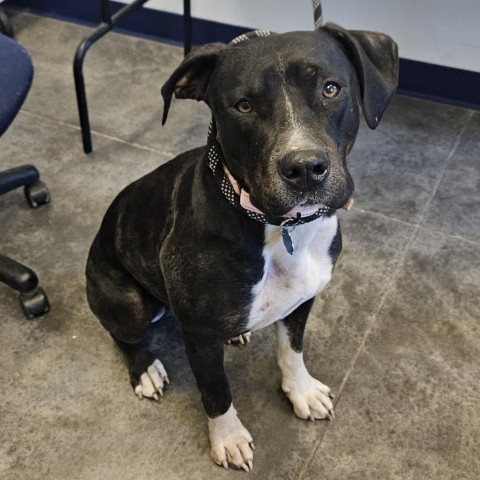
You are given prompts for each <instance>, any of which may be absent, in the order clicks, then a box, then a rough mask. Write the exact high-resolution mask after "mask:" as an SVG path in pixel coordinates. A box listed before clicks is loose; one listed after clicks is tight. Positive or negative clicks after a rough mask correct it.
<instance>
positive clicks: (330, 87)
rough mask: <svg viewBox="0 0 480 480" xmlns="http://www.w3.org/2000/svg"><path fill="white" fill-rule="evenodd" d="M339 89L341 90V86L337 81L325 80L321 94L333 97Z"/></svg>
mask: <svg viewBox="0 0 480 480" xmlns="http://www.w3.org/2000/svg"><path fill="white" fill-rule="evenodd" d="M340 90H341V87H340V85H338V83H335V82H327V83H326V84H325V85H324V86H323V90H322V95H323V96H324V97H325V98H335V97H337V96H338V94H339V93H340Z"/></svg>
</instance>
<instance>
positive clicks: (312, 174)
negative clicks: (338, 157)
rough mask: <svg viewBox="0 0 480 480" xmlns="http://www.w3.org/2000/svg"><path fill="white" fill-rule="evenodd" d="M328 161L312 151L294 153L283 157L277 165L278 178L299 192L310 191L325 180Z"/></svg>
mask: <svg viewBox="0 0 480 480" xmlns="http://www.w3.org/2000/svg"><path fill="white" fill-rule="evenodd" d="M329 165H330V161H329V160H328V158H327V157H326V156H325V155H321V154H319V153H318V152H314V151H294V152H290V153H288V154H287V155H285V156H284V157H283V158H282V159H281V160H280V164H279V171H280V176H281V177H282V178H283V180H284V181H285V182H287V183H288V184H289V185H291V186H292V187H294V188H295V189H298V190H301V191H304V192H306V191H309V190H312V189H314V188H316V187H318V185H319V184H320V183H321V182H323V180H325V177H326V176H327V174H328V166H329Z"/></svg>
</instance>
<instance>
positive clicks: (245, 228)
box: [86, 24, 398, 471]
mask: <svg viewBox="0 0 480 480" xmlns="http://www.w3.org/2000/svg"><path fill="white" fill-rule="evenodd" d="M244 40H245V41H241V42H240V41H239V42H236V43H234V44H228V45H227V44H223V43H212V44H207V45H204V46H201V47H199V48H196V49H195V50H193V51H192V52H190V53H189V54H188V55H187V56H186V58H185V59H184V61H183V62H182V63H181V64H180V65H179V67H178V68H177V69H176V70H175V71H174V72H173V74H172V75H171V76H170V78H169V79H168V80H167V81H166V83H165V84H164V85H163V87H162V95H163V98H164V115H163V123H165V121H166V119H167V115H168V111H169V108H170V104H171V100H172V97H173V96H174V95H175V97H176V98H181V99H185V98H186V99H195V100H198V101H203V102H205V103H206V104H207V105H208V106H209V107H210V109H211V113H212V123H211V126H210V129H209V133H208V139H207V145H206V146H204V147H201V148H196V149H194V150H190V151H187V152H185V153H182V154H180V155H179V156H177V157H176V158H174V159H173V160H170V161H169V162H167V163H166V164H164V165H162V166H160V167H159V168H158V169H156V170H154V171H153V172H151V173H149V174H148V175H146V176H144V177H143V178H141V179H139V180H137V181H136V182H134V183H132V184H130V185H129V186H127V187H126V188H125V189H124V190H123V191H122V192H121V193H120V194H119V195H118V196H117V197H116V199H115V200H114V201H113V203H112V205H111V206H110V207H109V209H108V210H107V212H106V214H105V217H104V219H103V222H102V224H101V227H100V230H99V232H98V234H97V235H96V237H95V239H94V241H93V244H92V246H91V249H90V253H89V258H88V262H87V270H86V274H87V297H88V302H89V304H90V307H91V309H92V311H93V312H94V314H95V315H96V316H97V317H98V318H99V320H100V322H101V323H102V324H103V326H104V327H105V328H106V329H107V330H108V331H109V332H110V334H111V335H112V337H113V338H114V340H115V342H116V344H117V345H118V347H119V348H120V350H121V351H122V352H123V353H124V355H125V358H126V363H127V366H128V369H129V374H130V380H131V383H132V386H133V388H134V391H135V393H136V394H137V395H138V396H139V397H140V398H142V397H149V398H153V399H156V400H158V398H159V397H158V396H159V395H160V394H162V391H163V388H164V386H165V384H166V383H169V378H168V375H167V372H166V370H165V368H164V366H163V364H162V363H161V361H160V359H158V358H155V355H154V354H153V353H152V346H153V340H152V338H153V337H152V336H151V334H150V333H149V332H151V323H152V321H154V320H158V319H159V318H160V317H161V316H162V315H163V314H165V312H170V313H171V314H172V315H173V316H174V317H175V318H176V319H177V320H178V322H179V323H180V326H181V330H182V333H183V338H184V342H185V348H186V352H187V357H188V359H189V363H190V365H191V368H192V371H193V374H194V376H195V379H196V382H197V385H198V388H199V391H200V393H201V399H202V403H203V406H204V408H205V412H206V414H207V417H208V428H209V437H210V442H211V456H212V458H213V460H214V461H215V463H217V464H218V465H221V466H223V467H225V468H228V467H229V466H232V467H235V468H238V469H241V468H243V469H244V470H246V471H249V470H251V469H252V468H253V463H252V461H253V449H254V444H253V439H252V436H251V435H250V433H249V431H248V430H247V429H246V428H245V427H244V425H243V424H242V422H241V421H240V419H239V417H238V415H237V411H236V409H235V407H234V405H233V403H232V395H231V393H230V388H229V383H228V379H227V377H226V374H225V370H224V365H223V360H224V345H225V343H226V342H228V341H229V340H231V339H236V340H237V341H240V342H242V343H244V342H248V340H249V336H250V332H252V331H255V330H258V329H260V328H263V327H266V326H268V325H271V324H275V332H276V339H277V354H278V364H279V367H280V369H281V375H282V389H283V391H284V392H285V393H286V395H287V397H288V399H289V400H290V402H291V403H292V405H293V410H294V412H295V414H296V415H297V416H298V417H300V418H303V419H310V420H315V419H332V418H333V417H334V408H333V403H332V398H333V395H332V394H331V392H330V389H329V388H328V387H327V386H326V385H324V384H323V383H321V382H320V381H319V380H317V379H315V378H313V377H312V376H311V375H310V374H309V372H308V370H307V368H306V366H305V364H304V361H303V335H304V330H305V325H306V322H307V318H308V315H309V312H310V309H311V307H312V304H313V301H314V298H315V297H316V296H317V295H318V294H319V293H320V292H321V291H322V290H323V289H324V288H325V286H326V285H327V283H328V282H329V280H330V278H331V276H332V272H333V269H334V266H335V262H336V260H337V258H338V256H339V254H340V250H341V245H342V241H341V232H340V226H339V222H338V218H337V210H338V209H340V208H342V207H344V206H345V205H346V204H348V203H349V201H350V199H351V197H352V193H353V188H354V186H353V181H352V178H351V176H350V173H349V171H348V169H347V163H346V159H347V155H348V153H349V152H350V150H351V149H352V147H353V144H354V141H355V138H356V135H357V132H358V128H359V122H360V119H361V114H362V111H363V116H364V118H365V120H366V123H367V124H368V126H369V127H370V128H371V129H375V128H376V127H377V125H378V124H379V122H380V119H381V117H382V115H383V113H384V111H385V109H386V107H387V106H388V104H389V102H390V100H391V98H392V96H393V95H394V93H395V90H396V87H397V79H398V52H397V45H396V44H395V42H394V41H393V40H392V39H391V38H390V37H389V36H387V35H384V34H380V33H373V32H365V31H352V30H346V29H343V28H341V27H339V26H337V25H335V24H326V25H325V26H323V27H321V28H319V29H318V30H316V31H312V32H290V33H285V34H278V35H267V34H260V35H258V36H256V37H251V38H245V39H244Z"/></svg>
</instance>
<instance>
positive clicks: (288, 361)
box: [275, 299, 335, 421]
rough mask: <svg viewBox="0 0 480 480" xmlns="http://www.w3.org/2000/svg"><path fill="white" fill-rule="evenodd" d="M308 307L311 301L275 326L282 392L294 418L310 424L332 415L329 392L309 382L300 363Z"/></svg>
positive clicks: (320, 383)
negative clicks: (291, 407)
mask: <svg viewBox="0 0 480 480" xmlns="http://www.w3.org/2000/svg"><path fill="white" fill-rule="evenodd" d="M312 304H313V299H311V300H309V301H307V302H305V303H303V304H302V305H300V306H299V307H298V308H297V309H296V310H295V311H293V312H292V313H291V314H290V315H288V316H287V317H286V318H285V319H283V320H281V321H278V322H277V323H275V333H276V337H277V353H278V365H279V366H280V369H281V371H282V390H283V391H284V392H285V394H286V395H287V397H288V399H289V400H290V402H291V404H292V405H293V410H294V412H295V415H297V417H300V418H303V419H309V420H312V421H314V420H316V419H320V418H328V419H330V420H332V419H333V417H334V416H335V413H334V410H333V404H332V401H331V398H333V395H332V394H331V392H330V388H328V387H327V386H326V385H324V384H323V383H322V382H320V381H319V380H317V379H315V378H313V377H312V376H311V375H310V374H309V373H308V370H307V368H306V367H305V363H304V361H303V334H304V331H305V325H306V323H307V318H308V315H309V313H310V309H311V307H312Z"/></svg>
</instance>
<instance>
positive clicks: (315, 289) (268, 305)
mask: <svg viewBox="0 0 480 480" xmlns="http://www.w3.org/2000/svg"><path fill="white" fill-rule="evenodd" d="M337 224H338V220H337V216H336V215H333V216H332V217H330V218H323V217H322V218H319V219H318V220H315V221H313V222H310V223H306V224H304V225H299V226H297V227H296V228H295V229H294V230H293V231H292V232H291V233H290V236H291V238H292V241H293V244H294V248H295V250H294V252H293V255H290V254H289V253H288V252H287V250H286V249H285V246H284V244H283V240H282V236H281V231H280V228H279V227H276V226H272V225H267V226H266V227H265V246H264V249H263V258H264V261H265V266H264V272H263V276H262V279H261V280H260V281H259V282H258V283H257V284H256V285H255V286H254V287H253V290H252V297H253V301H252V304H251V307H250V313H249V318H248V325H247V328H248V330H258V329H260V328H263V327H266V326H267V325H270V324H271V323H273V322H276V321H277V320H280V319H282V318H285V317H286V316H287V315H288V314H290V313H291V312H293V311H294V310H295V309H296V308H297V307H298V306H300V305H301V304H302V303H304V302H305V301H307V300H309V299H310V298H312V297H314V296H315V295H318V294H319V293H320V292H321V291H322V290H323V289H324V288H325V286H326V285H327V283H328V282H329V280H330V278H331V276H332V267H333V264H332V259H331V257H330V254H329V248H330V245H331V243H332V240H333V238H334V236H335V234H336V232H337Z"/></svg>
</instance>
